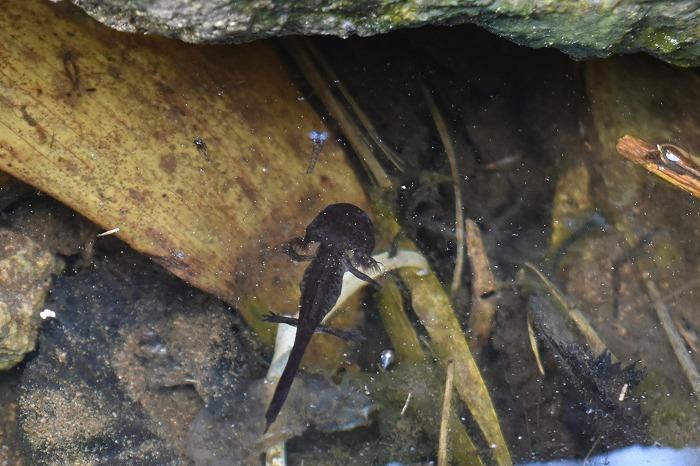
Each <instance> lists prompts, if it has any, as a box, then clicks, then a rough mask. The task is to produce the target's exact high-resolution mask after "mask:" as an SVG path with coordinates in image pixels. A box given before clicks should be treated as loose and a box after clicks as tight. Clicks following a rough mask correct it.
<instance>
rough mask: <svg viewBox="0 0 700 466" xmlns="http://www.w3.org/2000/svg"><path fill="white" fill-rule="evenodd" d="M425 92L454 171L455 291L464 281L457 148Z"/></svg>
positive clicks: (453, 280)
mask: <svg viewBox="0 0 700 466" xmlns="http://www.w3.org/2000/svg"><path fill="white" fill-rule="evenodd" d="M423 93H424V94H425V101H426V102H427V103H428V108H429V109H430V114H431V115H432V117H433V121H434V122H435V127H436V128H437V130H438V134H439V135H440V140H441V141H442V147H443V148H444V149H445V154H447V160H448V161H449V162H450V172H452V186H453V189H454V196H455V236H456V249H457V251H456V254H457V257H456V258H455V268H454V271H453V273H452V284H451V285H450V291H451V292H452V293H454V292H455V291H457V290H458V289H459V287H460V285H461V283H462V269H464V228H463V225H464V209H463V207H462V189H461V188H460V182H459V172H458V170H457V155H456V154H455V149H454V146H453V145H452V140H451V139H450V134H449V131H448V130H447V124H446V123H445V119H444V118H443V117H442V114H441V113H440V110H439V109H438V108H437V105H436V104H435V99H433V96H432V95H431V94H430V91H428V89H427V88H425V87H423Z"/></svg>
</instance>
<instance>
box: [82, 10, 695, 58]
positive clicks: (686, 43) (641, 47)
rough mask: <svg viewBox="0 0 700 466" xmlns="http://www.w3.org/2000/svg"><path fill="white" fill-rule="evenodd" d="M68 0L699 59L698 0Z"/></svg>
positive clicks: (223, 28) (146, 21)
mask: <svg viewBox="0 0 700 466" xmlns="http://www.w3.org/2000/svg"><path fill="white" fill-rule="evenodd" d="M72 1H73V3H75V4H76V5H79V6H80V7H81V8H83V9H84V10H85V11H87V12H88V13H89V14H90V15H91V16H93V17H94V18H96V19H97V20H98V21H100V22H102V23H104V24H106V25H108V26H111V27H113V28H115V29H119V30H121V31H128V32H142V33H149V34H161V35H165V36H170V37H177V38H179V39H181V40H184V41H186V42H194V43H200V42H245V41H251V40H254V39H258V38H264V37H275V36H284V35H289V34H330V35H336V36H339V37H348V36H350V35H353V34H357V35H360V36H369V35H373V34H379V33H384V32H388V31H391V30H393V29H396V28H402V27H417V26H422V25H427V24H433V25H455V24H461V23H473V24H476V25H479V26H482V27H484V28H486V29H488V30H490V31H492V32H494V33H496V34H499V35H501V36H503V37H506V38H508V39H510V40H512V41H514V42H517V43H520V44H524V45H527V46H529V47H535V48H539V47H556V48H558V49H560V50H562V51H564V52H566V53H567V54H569V55H570V56H572V57H573V58H577V59H581V58H590V57H606V56H609V55H611V54H619V53H630V52H638V51H642V52H647V53H649V54H652V55H654V56H657V57H659V58H661V59H663V60H666V61H668V62H670V63H674V64H677V65H682V66H694V65H698V64H700V25H699V24H700V2H698V1H697V0H687V1H678V0H659V1H648V0H619V1H615V2H613V1H604V0H591V1H587V2H581V1H578V0H532V1H512V0H495V1H484V0H465V1H460V2H455V1H446V0H435V1H433V2H418V1H415V0H414V1H404V2H401V1H395V0H371V1H367V0H365V1H360V0H358V1H352V2H348V1H344V0H286V1H276V2H272V1H269V0H267V1H264V0H257V1H246V2H242V1H230V0H126V1H125V0H72ZM465 46H469V44H465Z"/></svg>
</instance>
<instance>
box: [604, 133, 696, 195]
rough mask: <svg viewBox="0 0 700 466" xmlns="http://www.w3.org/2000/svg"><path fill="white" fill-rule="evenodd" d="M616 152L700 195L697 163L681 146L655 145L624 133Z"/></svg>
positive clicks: (679, 186) (672, 182) (693, 193)
mask: <svg viewBox="0 0 700 466" xmlns="http://www.w3.org/2000/svg"><path fill="white" fill-rule="evenodd" d="M617 152H618V153H619V154H620V155H622V156H623V157H625V158H626V159H628V160H631V161H632V162H634V163H636V164H637V165H641V166H642V167H644V168H645V169H646V170H647V171H649V172H651V173H653V174H654V175H656V176H658V177H659V178H663V179H664V180H666V181H668V182H669V183H671V184H672V185H674V186H676V187H677V188H680V189H682V190H684V191H686V192H688V193H690V194H692V195H693V196H695V197H697V198H700V166H698V165H697V164H696V163H695V162H694V160H693V157H691V156H690V155H689V154H688V153H687V152H686V151H685V150H683V149H681V148H680V147H676V146H673V145H670V144H660V145H654V144H651V143H650V142H647V141H645V140H643V139H639V138H636V137H634V136H630V135H629V134H626V135H625V136H623V137H622V138H620V140H619V141H617Z"/></svg>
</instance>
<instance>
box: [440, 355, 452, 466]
mask: <svg viewBox="0 0 700 466" xmlns="http://www.w3.org/2000/svg"><path fill="white" fill-rule="evenodd" d="M453 378H454V363H453V362H452V361H450V362H449V363H447V376H446V377H445V393H444V394H443V396H442V417H441V419H440V440H439V442H438V457H437V464H438V466H448V465H449V462H448V461H449V456H448V442H447V434H448V433H449V427H450V417H451V414H452V379H453Z"/></svg>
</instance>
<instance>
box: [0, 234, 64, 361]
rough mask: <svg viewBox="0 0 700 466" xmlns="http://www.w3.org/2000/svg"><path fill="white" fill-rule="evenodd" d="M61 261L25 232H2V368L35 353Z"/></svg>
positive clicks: (0, 256) (0, 240)
mask: <svg viewBox="0 0 700 466" xmlns="http://www.w3.org/2000/svg"><path fill="white" fill-rule="evenodd" d="M59 269H60V261H59V260H57V259H56V258H55V256H54V255H53V254H52V253H51V252H50V251H48V250H46V249H44V248H43V247H41V246H40V245H39V244H37V243H36V242H35V241H33V240H31V239H30V238H29V237H27V236H25V235H24V234H22V233H18V232H15V231H12V230H8V229H0V369H9V368H10V367H12V366H14V365H15V364H17V363H19V362H20V361H22V359H24V356H25V354H27V353H28V352H30V351H32V350H34V345H35V342H36V338H37V332H38V329H39V323H40V322H41V318H40V317H39V313H40V312H41V310H42V309H43V305H44V299H45V298H46V294H47V293H48V290H49V286H50V284H51V277H52V275H53V274H54V273H56V272H57V271H58V270H59Z"/></svg>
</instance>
